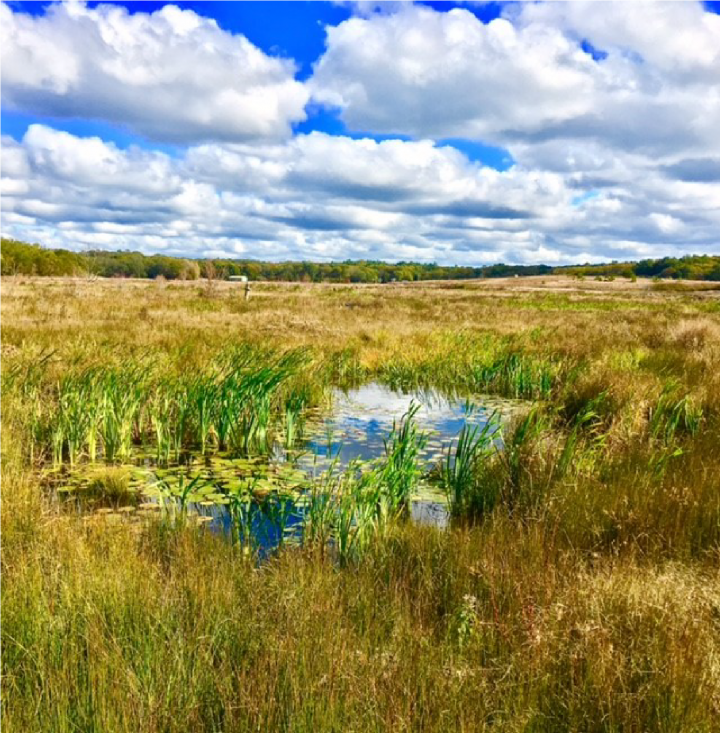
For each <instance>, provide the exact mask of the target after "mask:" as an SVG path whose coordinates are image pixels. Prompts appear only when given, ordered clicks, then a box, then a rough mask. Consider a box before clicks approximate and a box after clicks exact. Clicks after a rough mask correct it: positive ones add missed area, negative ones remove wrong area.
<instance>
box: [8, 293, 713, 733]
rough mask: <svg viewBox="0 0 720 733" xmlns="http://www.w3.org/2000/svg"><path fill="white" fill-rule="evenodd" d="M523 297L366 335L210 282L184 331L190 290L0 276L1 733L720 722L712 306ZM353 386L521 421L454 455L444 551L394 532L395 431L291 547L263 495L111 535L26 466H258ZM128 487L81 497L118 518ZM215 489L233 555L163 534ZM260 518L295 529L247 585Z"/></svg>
mask: <svg viewBox="0 0 720 733" xmlns="http://www.w3.org/2000/svg"><path fill="white" fill-rule="evenodd" d="M571 285H572V287H575V285H573V284H572V283H571ZM614 285H615V286H618V283H615V284H614ZM258 287H259V288H262V286H258ZM499 287H502V288H503V290H502V291H500V292H495V290H494V289H495V288H499ZM514 287H515V284H514V283H510V284H507V283H505V284H503V285H502V286H500V285H497V286H496V285H493V284H488V283H478V284H472V286H471V287H469V288H468V289H465V290H462V291H460V290H452V289H447V290H446V289H444V288H439V287H428V288H427V289H425V288H421V287H418V288H396V289H384V290H382V291H381V290H373V289H366V290H363V291H362V292H361V293H360V292H359V293H357V294H356V295H354V296H353V298H355V299H356V300H362V302H363V312H362V317H358V312H357V309H352V308H347V307H346V305H345V304H346V303H347V302H348V299H349V296H348V291H347V290H346V289H344V288H338V290H337V291H336V290H333V289H329V288H328V289H314V288H303V289H299V290H298V291H288V290H285V289H282V288H281V287H280V286H278V287H277V288H276V289H275V290H272V291H270V290H268V291H262V297H258V298H256V299H254V300H253V301H251V307H249V308H247V309H245V310H244V311H243V312H242V313H241V312H239V311H238V310H237V308H236V303H235V300H234V299H233V298H234V296H231V293H230V291H229V290H228V291H224V290H223V287H222V285H221V284H220V285H218V288H217V293H216V297H215V298H214V301H213V304H214V307H213V309H212V310H208V311H207V312H203V314H202V316H199V315H197V313H196V312H195V311H194V310H193V307H192V300H193V299H194V296H193V295H190V296H189V295H188V292H189V291H188V290H187V289H183V288H182V286H178V288H177V289H171V288H170V287H169V286H163V285H159V286H156V285H151V286H146V285H144V284H143V285H136V284H133V283H115V282H107V283H102V286H99V285H98V284H97V283H94V284H93V283H86V284H83V283H77V284H75V285H74V286H73V289H74V290H76V291H77V293H78V294H79V295H72V297H71V296H70V295H69V294H67V293H66V292H65V289H64V285H59V284H54V283H52V282H48V283H47V284H44V285H43V287H42V288H39V287H37V284H36V283H35V282H33V281H29V282H27V283H15V282H11V283H5V282H4V283H3V360H2V369H3V394H2V403H3V404H2V407H3V420H2V426H1V427H2V513H1V515H0V521H2V555H1V562H2V580H3V583H2V678H3V685H2V712H1V714H2V725H3V729H4V730H8V731H35V730H37V731H43V730H47V731H53V732H54V731H76V730H103V731H115V730H130V731H135V730H142V731H148V732H149V733H155V732H156V731H158V732H159V731H163V732H165V733H173V732H174V731H185V730H197V731H219V730H222V731H228V732H230V731H244V730H295V731H302V730H306V731H310V730H312V731H337V730H355V731H378V730H393V731H394V730H426V731H446V730H465V731H475V730H503V731H505V730H507V731H521V730H522V731H528V730H533V731H567V730H577V731H594V730H598V731H599V730H616V731H620V730H622V731H654V730H662V731H688V730H690V731H708V732H709V731H713V730H716V729H717V719H718V700H720V676H719V674H718V665H717V659H718V655H719V653H720V634H719V632H718V624H717V610H718V608H720V591H719V590H718V588H719V585H718V577H717V558H718V551H719V550H720V491H719V488H718V480H717V477H718V475H719V474H720V456H719V455H718V452H717V445H718V436H720V377H719V376H718V370H717V364H718V363H719V360H720V321H718V312H717V308H716V306H715V304H713V303H711V302H710V298H709V296H708V297H707V298H704V299H701V298H695V297H693V298H690V297H686V296H684V295H683V294H668V295H666V294H663V293H655V294H653V298H652V299H650V298H648V297H646V296H647V294H646V293H643V292H640V291H639V290H638V291H637V293H635V294H633V293H630V292H627V293H626V292H622V291H618V287H619V286H618V287H615V288H614V289H613V290H612V291H605V292H603V293H602V294H601V296H600V295H598V293H597V292H595V294H594V295H592V292H594V291H591V293H590V295H586V294H585V291H584V288H586V287H588V288H602V287H604V285H603V284H602V283H596V284H593V283H587V284H582V285H578V286H577V287H578V290H577V292H575V293H573V294H572V295H567V294H565V293H563V294H561V296H558V297H546V296H545V294H539V293H534V294H532V295H525V294H523V293H522V292H520V291H515V293H514V294H513V295H512V297H511V298H508V297H505V296H506V295H507V293H506V292H505V290H506V289H513V288H514ZM128 289H132V292H133V293H134V295H133V297H127V293H128ZM351 300H352V298H351ZM142 309H146V312H147V313H150V314H151V317H150V318H138V312H139V311H140V310H142ZM608 313H612V318H611V319H609V318H608ZM229 343H230V344H232V343H237V344H238V346H237V347H229V346H228V344H229ZM290 355H293V356H290ZM283 359H287V360H289V361H283ZM292 359H297V362H296V361H292ZM368 378H380V379H385V380H386V381H392V382H393V383H397V384H406V385H409V386H413V385H427V386H435V387H439V388H446V389H447V388H453V389H455V390H457V391H458V392H467V391H468V390H483V389H485V390H487V391H491V392H495V393H498V394H506V395H519V396H524V397H530V398H531V399H536V400H538V402H539V403H538V404H537V405H536V409H534V410H529V411H526V412H524V413H521V414H519V415H518V416H517V417H516V418H515V420H514V421H513V422H512V423H511V424H509V425H504V427H503V440H504V448H503V450H499V451H492V450H491V451H489V454H488V455H487V456H486V455H484V453H483V451H481V450H479V449H478V450H479V453H478V452H475V455H480V456H481V458H480V459H477V460H475V459H473V458H472V456H473V451H472V450H471V448H472V446H473V445H474V444H475V443H477V440H473V439H471V436H470V435H469V433H466V436H465V438H464V446H463V448H462V450H461V451H460V462H459V465H458V471H457V475H458V476H460V477H472V478H468V479H467V482H465V479H464V478H463V481H462V483H461V485H462V486H463V489H462V492H461V494H462V507H463V508H462V511H461V512H456V517H455V519H454V520H453V522H452V523H451V526H450V527H449V528H448V529H447V530H442V531H441V530H438V529H437V528H433V527H427V526H418V525H414V524H413V523H412V522H409V521H405V520H404V515H405V514H406V512H405V511H404V510H403V506H406V500H405V499H403V497H407V487H408V486H412V485H413V484H414V482H415V481H416V480H417V474H416V470H417V466H415V467H414V466H413V462H414V455H415V452H414V449H413V447H412V446H413V444H414V443H416V440H417V438H418V437H419V436H418V434H417V433H416V432H413V429H412V426H407V425H405V424H400V425H398V426H397V428H396V432H395V438H397V441H396V440H395V439H393V440H390V441H388V450H387V451H386V455H385V456H384V457H383V458H382V460H381V461H379V463H378V465H375V466H365V467H364V469H361V467H359V466H358V467H354V468H353V470H352V471H351V472H349V473H341V474H337V473H336V474H333V475H330V476H327V477H325V479H324V481H325V483H324V484H322V485H319V486H316V487H313V488H311V489H310V490H309V491H308V493H307V494H306V495H305V496H303V497H301V499H300V501H301V503H302V505H303V509H302V511H303V522H302V524H303V541H302V542H301V543H294V542H289V541H288V540H289V539H290V538H291V537H292V536H293V535H292V532H291V529H294V528H291V527H290V524H291V518H290V517H289V514H288V512H289V510H290V508H289V506H288V504H287V502H285V498H284V497H283V496H282V495H279V496H277V497H274V496H273V495H271V494H268V495H267V496H265V497H263V496H262V495H261V492H259V491H258V487H257V486H255V487H253V485H252V481H249V482H248V483H247V485H244V486H243V485H241V484H239V483H238V484H237V486H236V489H235V490H233V491H232V492H231V491H227V490H225V489H224V488H223V487H217V486H210V487H205V486H202V481H201V480H198V482H197V483H196V484H195V485H194V486H193V487H192V488H191V487H190V484H191V483H192V481H193V480H194V476H195V473H194V472H190V473H189V474H188V475H187V476H186V477H185V478H184V479H183V481H184V483H183V484H182V486H181V482H180V481H177V482H170V481H167V483H168V487H167V488H162V487H158V491H160V490H162V491H165V492H166V495H167V498H166V503H167V504H168V511H167V512H166V513H165V514H164V515H163V513H161V512H155V514H158V515H160V516H158V517H157V518H155V519H142V520H141V521H136V520H133V519H131V518H130V515H128V517H127V518H124V517H125V515H123V517H117V516H116V517H115V518H114V521H111V520H110V519H107V518H106V515H104V514H103V515H97V516H96V515H89V514H82V513H78V512H77V511H75V509H74V508H73V510H72V511H68V508H67V506H66V505H61V504H59V503H57V502H55V500H54V498H53V496H51V495H49V494H48V493H47V492H46V491H44V489H43V485H42V483H41V477H40V474H39V472H38V470H37V469H44V468H47V467H48V464H50V463H52V461H53V454H54V455H55V460H57V461H60V462H62V463H63V464H64V463H69V462H70V461H74V462H75V463H78V462H80V461H84V460H86V459H90V458H92V456H93V455H94V457H95V459H96V460H100V461H105V460H106V459H107V457H108V455H112V456H114V458H113V459H112V460H118V461H124V460H125V458H122V457H121V456H123V455H124V454H126V453H127V451H128V450H129V451H130V453H131V454H132V453H134V451H135V450H138V451H140V452H141V453H142V452H143V451H158V453H160V454H161V456H162V457H163V460H172V459H173V458H174V457H175V456H176V454H177V453H178V452H182V451H184V450H185V449H186V448H188V447H191V448H192V450H194V451H197V452H203V451H205V452H206V453H209V452H212V451H214V450H217V449H220V447H221V446H223V449H226V450H231V451H237V452H243V451H244V450H246V449H249V450H252V451H256V450H258V451H261V450H264V446H267V445H268V444H269V443H271V441H273V440H274V439H275V438H279V439H281V440H283V439H284V440H287V438H288V430H289V432H290V434H291V435H292V433H293V432H295V434H296V435H297V434H298V432H297V431H296V427H298V428H299V426H298V425H297V424H296V423H293V420H295V417H296V416H297V417H298V419H299V422H302V414H303V411H304V410H305V409H306V406H312V405H315V404H319V402H320V396H321V393H322V391H323V389H324V388H325V387H326V386H327V385H328V384H330V383H332V384H337V385H343V384H344V385H347V384H349V383H352V382H357V381H358V380H365V379H368ZM670 380H672V384H673V386H672V387H671V386H670ZM295 395H298V396H299V395H305V396H304V397H303V399H302V405H303V406H302V407H301V408H299V409H298V408H297V405H296V402H295V400H294V396H295ZM255 410H257V411H258V412H259V413H260V414H259V415H256V414H255ZM288 414H290V415H291V417H290V420H288ZM403 431H404V432H403ZM128 436H129V437H128ZM402 436H404V437H402ZM476 437H477V436H476ZM128 441H129V442H128ZM398 441H399V442H398ZM403 441H404V443H403ZM289 442H292V441H289ZM128 445H129V448H128ZM453 459H457V455H456V451H454V452H453V454H452V456H451V460H450V466H449V469H450V470H449V471H448V474H449V475H448V483H449V484H450V483H451V482H452V480H453V479H452V476H453V475H454V473H453V472H454V470H455V462H454V461H453ZM390 466H392V468H390ZM444 466H445V469H446V470H447V469H448V464H447V461H446V462H445V464H444ZM463 466H472V470H471V469H470V468H468V469H467V470H466V469H465V468H463ZM106 470H107V471H108V474H107V475H105V474H104V473H103V472H105V471H106ZM119 471H120V469H118V468H117V467H114V466H107V467H105V466H103V467H102V468H101V470H100V472H99V473H98V480H97V484H95V485H94V486H93V491H94V492H95V497H94V498H93V501H94V502H96V503H97V504H108V505H110V506H114V505H117V504H120V503H124V502H125V501H128V503H132V500H130V499H128V498H127V497H126V494H125V491H126V488H127V487H126V482H125V479H124V478H123V477H122V476H121V475H120V474H119ZM115 472H118V473H117V475H116V473H115ZM56 473H58V474H60V475H62V471H57V472H56ZM233 485H234V486H235V484H233ZM206 491H212V492H216V491H217V493H218V494H222V496H221V497H220V500H223V501H227V502H228V503H227V505H226V506H227V507H228V510H229V511H231V512H233V513H234V516H235V520H234V521H233V523H232V527H233V528H234V529H235V531H236V533H237V534H236V536H235V539H234V541H227V539H225V538H224V537H221V536H219V535H215V534H213V533H212V532H210V531H208V530H207V528H205V529H203V528H201V527H196V526H195V524H194V523H193V522H190V521H182V518H181V517H182V512H180V511H179V510H178V511H177V512H176V515H175V517H173V516H172V514H171V512H172V511H173V510H172V509H170V504H173V505H174V506H175V507H177V506H178V501H179V499H178V496H177V495H178V494H179V495H180V496H182V495H185V502H186V506H187V507H188V513H189V511H190V509H189V506H190V504H192V502H193V501H194V500H196V499H199V498H202V497H203V496H206V497H207V496H209V494H205V493H204V492H206ZM283 502H285V503H283ZM88 504H89V506H90V507H92V506H94V504H93V502H88ZM261 521H266V522H267V523H268V526H274V527H280V528H284V529H285V530H286V531H284V532H282V533H281V535H282V537H283V538H284V543H283V545H284V546H283V547H282V548H281V549H280V550H279V551H277V552H274V553H270V554H269V555H268V556H267V557H266V559H265V560H264V561H263V562H261V563H258V562H257V553H258V552H259V550H258V548H257V541H258V535H257V531H256V530H257V527H258V524H259V523H260V522H261ZM273 532H275V530H273Z"/></svg>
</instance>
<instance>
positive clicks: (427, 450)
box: [66, 383, 523, 549]
mask: <svg viewBox="0 0 720 733" xmlns="http://www.w3.org/2000/svg"><path fill="white" fill-rule="evenodd" d="M412 405H416V406H417V408H418V409H417V412H416V414H415V422H416V424H417V426H418V428H419V429H420V430H421V431H423V432H424V433H426V435H427V442H426V444H425V447H424V449H423V451H422V453H421V460H422V463H423V464H424V467H425V469H426V470H427V471H429V470H430V469H431V468H432V467H433V466H434V465H436V464H437V463H438V462H439V461H440V460H442V458H443V456H444V455H445V453H446V451H447V449H448V447H450V446H451V445H453V444H454V442H455V441H456V440H457V437H458V434H459V433H460V431H461V430H462V428H463V427H464V426H465V425H479V426H481V427H482V426H484V425H485V424H487V423H488V421H489V420H491V419H492V417H493V415H497V419H498V420H499V422H500V423H502V422H505V421H506V420H507V419H509V418H510V417H511V416H512V415H513V414H514V413H516V412H517V411H518V410H520V409H522V406H523V403H521V402H519V401H515V400H502V399H498V398H493V397H486V396H476V397H474V398H472V399H463V398H456V397H448V396H444V395H442V394H440V393H438V392H433V391H424V392H415V393H412V394H407V393H402V392H398V391H394V390H391V389H389V388H388V387H386V386H384V385H381V384H378V383H370V384H366V385H363V386H361V387H358V388H356V389H353V390H349V391H347V392H342V391H339V390H336V391H335V392H334V393H333V396H332V407H331V408H330V409H328V410H326V411H323V412H322V413H319V414H315V415H310V416H309V417H308V419H307V420H306V423H305V426H304V430H303V432H302V437H301V438H300V439H298V440H297V441H296V443H295V444H294V445H293V446H292V449H291V450H288V449H287V447H286V446H282V445H276V446H275V449H274V450H273V452H272V455H271V456H270V458H269V459H268V458H259V457H257V458H237V457H232V456H227V455H222V454H212V455H209V456H205V457H193V456H191V455H190V456H188V457H186V460H185V461H183V462H182V464H179V465H175V466H166V467H159V466H155V465H153V462H152V459H151V458H150V457H149V456H148V455H144V456H139V457H138V462H137V465H136V466H135V467H133V468H132V471H131V486H132V488H133V490H134V491H135V492H136V493H137V495H139V496H142V497H143V498H144V500H145V501H144V503H142V504H141V508H142V511H152V510H153V509H154V508H155V506H157V502H158V501H159V500H160V499H161V497H164V498H165V499H167V497H168V495H170V496H171V497H174V498H175V499H177V497H178V495H179V494H181V493H182V491H183V489H184V487H187V485H188V482H189V481H191V480H192V478H198V483H197V486H202V488H201V489H198V488H193V489H192V490H191V491H190V492H189V494H188V496H190V497H194V498H195V500H194V501H190V502H189V504H188V508H189V510H190V511H191V512H192V514H193V515H195V516H196V517H197V519H198V521H204V522H206V523H207V524H208V525H209V526H210V527H211V528H212V529H217V530H218V531H229V530H230V528H231V519H230V515H229V513H228V511H227V507H226V506H225V505H224V504H223V502H222V497H223V492H228V491H233V490H236V489H237V488H239V487H240V486H248V485H250V484H251V485H252V487H253V491H254V492H255V493H256V494H257V495H259V496H261V497H262V496H267V495H271V494H272V495H273V496H274V495H275V493H274V492H278V491H279V492H280V493H281V495H282V497H284V498H280V499H276V500H274V502H273V503H272V504H271V503H270V502H268V501H266V502H265V504H266V505H267V506H268V507H269V508H270V511H257V512H254V514H253V516H252V517H250V518H249V519H248V528H249V529H250V530H251V531H252V532H253V533H254V535H255V537H256V539H257V542H258V544H259V545H260V546H261V548H265V549H269V548H272V547H274V546H276V545H277V544H278V541H279V538H280V533H282V534H283V536H285V537H286V538H287V537H292V536H298V534H299V531H300V529H301V525H302V519H303V508H302V507H303V505H302V501H297V500H293V499H290V500H288V499H287V497H288V496H296V497H301V496H302V492H303V491H304V490H305V489H307V487H308V486H309V485H310V484H311V483H312V481H313V480H317V479H320V478H322V477H323V476H327V473H328V472H329V471H331V472H332V473H333V474H339V473H341V472H343V471H344V470H345V469H347V468H348V466H351V465H352V466H355V465H357V462H363V465H366V464H367V463H370V464H371V463H372V462H373V461H375V460H377V459H380V458H381V457H382V456H383V455H384V453H385V441H386V440H387V439H388V437H389V435H390V433H391V431H392V429H393V424H396V425H398V426H399V425H400V422H401V420H402V418H403V416H404V415H405V414H407V412H408V410H409V409H410V408H411V406H412ZM497 440H498V441H499V440H500V437H499V432H498V438H497ZM82 481H83V482H84V486H85V487H86V488H87V487H88V486H91V485H92V481H93V479H92V474H91V473H86V475H85V476H84V477H83V479H82ZM66 483H69V482H66ZM158 487H160V488H158ZM67 488H68V490H72V486H68V487H67ZM198 494H199V496H198ZM261 504H262V502H261ZM105 511H106V512H107V511H108V510H105ZM130 511H131V510H130V507H127V508H126V512H127V514H130ZM278 512H279V515H280V517H279V518H278V516H279V515H278ZM108 513H109V512H108ZM410 513H411V517H412V519H413V520H415V521H418V522H425V523H431V524H434V525H436V526H440V527H443V526H445V525H446V524H447V522H448V511H447V506H446V499H445V496H444V494H443V493H442V492H441V491H440V490H439V489H438V488H437V487H434V486H433V485H432V484H431V482H428V481H423V482H421V486H420V489H419V491H418V493H417V494H416V495H415V496H413V497H412V501H411V506H410Z"/></svg>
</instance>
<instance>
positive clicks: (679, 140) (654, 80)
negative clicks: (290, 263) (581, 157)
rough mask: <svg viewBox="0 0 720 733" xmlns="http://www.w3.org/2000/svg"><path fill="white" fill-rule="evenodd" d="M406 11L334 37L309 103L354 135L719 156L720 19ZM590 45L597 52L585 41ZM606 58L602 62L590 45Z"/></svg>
mask: <svg viewBox="0 0 720 733" xmlns="http://www.w3.org/2000/svg"><path fill="white" fill-rule="evenodd" d="M507 12H508V17H505V18H497V19H495V20H493V21H491V22H490V23H488V24H484V23H482V22H481V21H480V20H478V19H477V18H476V17H475V16H474V15H473V14H472V13H470V12H469V11H468V10H465V9H462V8H455V9H453V10H451V11H450V12H437V11H435V10H432V9H430V8H427V7H418V6H406V7H403V8H402V9H401V10H400V11H399V12H397V13H395V14H392V15H377V14H376V15H372V16H369V17H365V18H363V17H353V18H350V19H349V20H347V21H345V22H343V23H341V24H340V25H338V26H337V27H332V28H328V29H327V32H328V36H327V46H328V47H327V51H326V53H325V54H324V55H323V56H322V58H321V59H320V60H319V61H318V63H317V64H316V66H315V72H314V75H313V78H312V80H311V88H312V90H313V95H314V98H315V99H316V100H317V101H318V102H320V103H323V104H326V105H328V106H331V107H337V108H339V109H340V110H341V113H342V117H343V119H344V120H345V121H346V123H347V124H348V126H350V127H351V128H353V129H358V130H364V131H373V132H380V133H385V134H395V133H410V134H413V135H418V136H429V137H434V138H448V137H464V138H470V139H480V140H483V141H486V142H492V143H495V144H500V145H506V146H508V147H509V148H510V150H511V152H513V154H514V147H513V146H515V145H518V146H521V145H522V144H524V143H538V142H545V141H548V140H558V139H568V140H581V141H583V142H590V143H592V142H597V141H600V142H603V143H605V144H607V145H609V146H611V147H612V148H613V149H615V150H622V151H627V152H639V153H643V154H647V155H653V156H655V155H658V154H661V155H667V154H670V153H677V152H678V150H679V149H682V150H683V151H685V152H686V153H689V152H691V151H695V152H696V153H700V152H706V151H707V150H708V148H709V149H712V150H716V151H717V150H720V141H719V140H718V135H717V134H716V130H717V129H718V128H720V87H719V84H718V82H719V81H720V17H719V16H717V15H714V14H712V13H708V12H704V11H703V9H702V7H701V6H700V5H696V4H693V3H652V4H644V5H643V4H638V3H622V4H619V3H617V4H608V3H602V4H598V3H539V4H536V3H528V4H521V5H520V6H517V7H511V8H510V10H508V11H507ZM588 44H590V45H588ZM594 46H596V47H597V48H598V49H601V50H602V54H598V53H593V50H592V49H593V47H594Z"/></svg>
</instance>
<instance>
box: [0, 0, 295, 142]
mask: <svg viewBox="0 0 720 733" xmlns="http://www.w3.org/2000/svg"><path fill="white" fill-rule="evenodd" d="M0 28H1V29H2V30H1V31H0V33H1V35H0V42H1V45H2V98H3V102H4V104H5V105H7V106H9V107H11V108H15V109H20V110H26V111H30V112H32V113H34V114H41V115H49V116H53V117H84V118H91V119H100V120H106V121H109V122H111V123H115V124H122V125H126V126H127V127H129V128H130V129H132V130H134V131H136V132H138V133H140V134H142V135H145V136H147V137H149V138H154V139H159V140H164V141H172V142H188V141H197V140H204V139H212V140H244V139H252V138H279V137H283V136H286V135H289V134H290V132H291V125H292V123H293V122H297V121H301V120H304V119H305V112H304V108H305V104H306V103H307V100H308V92H307V90H306V88H305V86H304V85H303V84H302V83H300V82H298V81H296V80H295V64H294V62H293V61H290V60H287V59H279V58H273V57H270V56H268V55H266V54H265V53H263V52H262V51H261V50H260V49H258V48H256V47H255V46H254V45H253V44H252V43H250V41H248V40H247V38H245V37H244V36H241V35H232V34H230V33H227V32H225V31H223V30H222V29H220V28H219V27H218V25H217V23H216V22H215V21H214V20H212V19H208V18H204V17H202V16H199V15H197V14H196V13H194V12H193V11H191V10H181V9H179V8H178V7H176V6H174V5H166V6H164V7H163V8H162V9H160V10H158V11H156V12H154V13H151V14H149V13H135V14H133V15H131V14H129V13H128V11H127V10H126V9H125V8H123V7H121V6H115V5H110V4H106V5H98V6H97V7H96V8H94V9H91V8H89V7H87V6H86V5H84V4H81V3H74V2H73V3H59V4H54V5H51V6H50V7H49V8H48V10H47V12H46V14H45V15H41V16H31V15H25V14H23V13H15V12H13V11H12V10H10V8H9V7H7V6H6V5H0Z"/></svg>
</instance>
